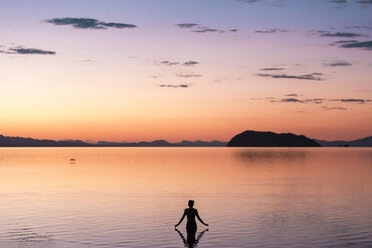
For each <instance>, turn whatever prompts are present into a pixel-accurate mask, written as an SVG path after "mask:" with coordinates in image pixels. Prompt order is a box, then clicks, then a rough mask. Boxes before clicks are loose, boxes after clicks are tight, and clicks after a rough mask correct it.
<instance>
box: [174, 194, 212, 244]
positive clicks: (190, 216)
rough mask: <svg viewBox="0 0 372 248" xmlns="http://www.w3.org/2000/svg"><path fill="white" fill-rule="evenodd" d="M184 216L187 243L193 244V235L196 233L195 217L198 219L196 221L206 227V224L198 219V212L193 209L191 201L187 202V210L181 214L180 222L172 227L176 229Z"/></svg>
mask: <svg viewBox="0 0 372 248" xmlns="http://www.w3.org/2000/svg"><path fill="white" fill-rule="evenodd" d="M185 216H187V223H186V231H187V239H188V241H191V242H193V241H194V240H195V233H196V229H197V226H196V221H195V216H196V217H197V218H198V220H199V221H200V222H201V223H202V224H203V225H205V226H208V224H206V223H204V221H203V220H202V219H201V218H200V216H199V213H198V210H197V209H195V208H194V201H193V200H190V201H189V208H186V209H185V212H184V213H183V215H182V217H181V219H180V221H179V222H178V224H177V225H175V226H174V227H177V226H178V225H179V224H181V222H182V221H183V219H184V218H185ZM189 239H190V240H189Z"/></svg>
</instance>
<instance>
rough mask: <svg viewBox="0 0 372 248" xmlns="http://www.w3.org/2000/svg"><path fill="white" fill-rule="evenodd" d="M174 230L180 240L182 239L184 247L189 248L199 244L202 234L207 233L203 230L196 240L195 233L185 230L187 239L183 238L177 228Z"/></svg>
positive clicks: (206, 230)
mask: <svg viewBox="0 0 372 248" xmlns="http://www.w3.org/2000/svg"><path fill="white" fill-rule="evenodd" d="M174 230H175V231H176V232H178V234H179V235H180V238H181V239H182V242H183V244H184V245H185V246H186V247H190V248H191V247H196V246H197V244H199V242H200V240H201V238H202V237H203V235H204V233H205V232H208V231H209V229H205V230H204V231H202V232H200V233H199V234H198V237H197V238H195V236H196V235H195V234H196V232H193V231H189V230H187V238H185V236H184V235H183V234H182V232H181V231H180V230H178V229H177V228H174Z"/></svg>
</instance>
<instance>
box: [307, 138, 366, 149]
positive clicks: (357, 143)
mask: <svg viewBox="0 0 372 248" xmlns="http://www.w3.org/2000/svg"><path fill="white" fill-rule="evenodd" d="M314 141H315V142H317V143H319V144H321V145H322V146H325V147H338V146H352V147H372V136H370V137H366V138H362V139H357V140H351V141H345V140H336V141H325V140H317V139H314Z"/></svg>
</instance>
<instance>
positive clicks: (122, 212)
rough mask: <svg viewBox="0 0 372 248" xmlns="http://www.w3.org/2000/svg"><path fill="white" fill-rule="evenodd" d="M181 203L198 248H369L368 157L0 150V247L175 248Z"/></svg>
mask: <svg viewBox="0 0 372 248" xmlns="http://www.w3.org/2000/svg"><path fill="white" fill-rule="evenodd" d="M70 159H75V161H70ZM190 199H192V200H195V208H197V209H198V211H199V214H200V216H201V218H202V219H203V220H204V221H205V222H206V223H209V228H208V229H207V228H205V227H204V226H203V225H201V224H198V230H197V235H196V238H198V236H199V243H198V247H372V149H370V148H2V149H0V247H6V248H12V247H37V248H40V247H48V248H49V247H110V248H111V247H184V240H183V239H182V235H183V237H184V238H185V239H187V235H186V230H185V224H186V223H185V222H184V223H182V224H181V225H180V226H179V227H178V231H176V230H175V229H174V225H175V224H176V223H177V222H178V220H179V218H180V217H181V215H182V213H183V210H184V208H186V207H187V201H188V200H190ZM199 234H201V235H199Z"/></svg>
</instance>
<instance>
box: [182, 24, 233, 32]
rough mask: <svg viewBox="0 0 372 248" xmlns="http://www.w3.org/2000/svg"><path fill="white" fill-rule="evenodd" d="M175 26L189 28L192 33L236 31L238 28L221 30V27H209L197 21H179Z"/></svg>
mask: <svg viewBox="0 0 372 248" xmlns="http://www.w3.org/2000/svg"><path fill="white" fill-rule="evenodd" d="M176 26H177V27H179V28H182V29H190V31H191V32H193V33H225V32H227V31H228V32H238V29H236V28H233V29H229V30H227V31H225V30H221V29H216V28H210V27H207V26H202V25H200V24H197V23H180V24H176Z"/></svg>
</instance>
